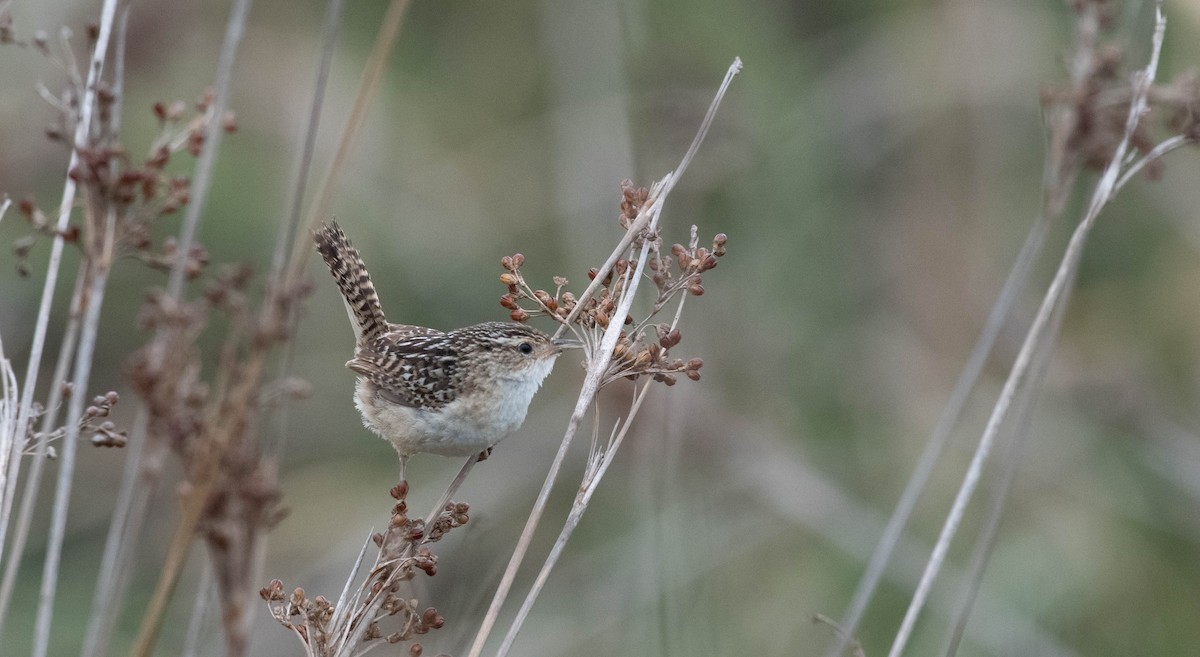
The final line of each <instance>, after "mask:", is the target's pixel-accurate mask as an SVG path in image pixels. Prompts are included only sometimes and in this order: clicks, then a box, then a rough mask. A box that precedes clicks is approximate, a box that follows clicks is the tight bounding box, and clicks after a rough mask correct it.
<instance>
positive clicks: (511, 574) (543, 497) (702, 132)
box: [467, 58, 742, 657]
mask: <svg viewBox="0 0 1200 657" xmlns="http://www.w3.org/2000/svg"><path fill="white" fill-rule="evenodd" d="M741 69H742V60H741V59H740V58H735V59H734V61H733V64H731V65H730V67H729V70H728V71H727V72H726V73H725V78H724V80H723V81H722V82H721V86H720V88H719V89H718V91H717V93H716V95H715V97H714V98H713V101H712V103H711V104H710V105H709V109H708V112H707V113H706V114H705V117H704V121H703V122H701V125H700V129H699V130H698V131H697V133H696V137H695V139H693V140H692V144H691V146H690V147H689V148H688V150H687V153H686V154H685V155H684V157H683V159H682V160H681V161H680V166H679V167H678V168H676V170H675V171H674V172H672V173H669V174H667V176H666V177H665V178H663V179H662V180H661V181H659V182H657V183H655V184H654V185H653V186H652V187H651V189H650V193H649V195H648V197H647V200H646V203H645V204H644V205H643V206H642V208H641V209H640V210H639V211H638V216H637V217H636V218H635V219H634V220H633V221H632V222H630V224H629V228H628V230H626V231H625V235H624V236H622V238H621V241H620V244H619V245H618V247H617V248H616V249H614V250H613V252H612V254H611V255H610V256H609V258H608V260H606V261H605V264H604V266H603V267H602V268H601V269H600V270H599V273H597V275H596V276H595V278H594V279H593V280H592V282H591V284H590V285H589V286H588V288H587V290H585V291H584V293H583V294H582V295H581V296H580V297H579V298H580V299H588V298H591V295H592V294H594V293H595V292H596V290H597V289H598V288H599V285H600V284H601V283H602V282H603V279H604V278H605V276H606V274H607V272H608V271H609V270H611V268H612V267H613V265H614V264H615V263H616V261H617V260H618V259H619V258H620V257H621V255H622V254H624V253H625V250H626V249H627V248H628V247H629V245H630V244H632V243H633V240H634V238H636V237H637V236H638V235H639V234H641V233H642V231H643V230H646V229H649V230H651V231H653V230H654V228H655V227H656V226H657V223H658V217H659V215H660V214H661V212H662V206H663V203H664V202H665V201H666V197H667V193H669V192H670V190H671V189H672V188H673V187H674V184H675V181H676V180H678V175H679V174H680V173H682V172H683V170H685V169H686V168H687V166H688V164H690V163H691V160H692V158H693V157H694V155H695V153H696V150H697V149H698V148H699V145H700V143H701V142H702V141H703V140H704V137H705V136H706V135H707V134H708V129H709V127H710V126H711V125H712V119H713V117H714V116H715V115H716V110H717V107H718V106H719V105H720V103H721V99H722V98H723V97H724V94H725V91H726V90H727V89H728V88H729V84H730V82H731V81H732V80H733V76H735V75H737V73H738V72H739V71H741ZM649 248H650V241H649V240H647V241H646V243H645V244H644V245H643V256H642V258H641V260H640V261H639V265H638V267H639V269H638V272H637V274H638V275H636V276H634V277H633V278H632V279H631V280H630V282H629V285H628V286H627V294H626V295H624V296H623V297H622V298H621V301H620V303H619V304H618V305H617V307H616V308H615V309H614V313H613V316H612V317H611V318H610V319H609V325H608V328H607V329H606V330H605V331H604V336H603V337H602V338H601V340H600V345H599V347H598V348H597V349H596V350H594V351H592V352H590V354H589V355H588V370H587V374H586V375H585V376H584V380H583V387H582V389H581V390H580V393H579V398H578V399H577V400H576V402H575V409H574V411H573V412H572V413H571V417H570V419H569V420H568V421H567V428H566V430H565V431H564V433H563V438H562V441H561V442H560V443H559V448H558V452H557V453H556V454H555V455H554V460H553V461H552V462H551V464H550V469H549V471H548V472H547V473H546V479H545V481H544V482H543V483H542V488H541V490H540V491H539V492H538V496H537V499H536V500H535V501H534V504H533V508H532V509H531V510H530V513H529V518H528V520H526V522H525V527H524V529H522V531H521V536H520V538H519V539H518V540H517V545H516V547H515V548H514V549H513V554H512V556H511V557H510V558H509V561H508V565H507V566H506V567H505V570H504V575H503V576H502V577H501V579H500V584H499V585H498V586H497V588H496V593H495V594H494V595H493V597H492V602H491V604H490V605H489V607H488V611H487V614H486V615H485V616H484V619H483V622H482V623H480V626H479V630H478V631H477V632H476V634H475V640H474V642H473V643H472V645H471V649H470V651H469V652H468V653H467V654H468V657H479V655H480V654H481V653H482V652H483V646H484V643H485V642H486V641H487V638H488V635H489V634H491V631H492V628H493V627H494V626H495V624H496V620H497V619H498V618H499V615H500V607H501V606H503V604H504V601H505V599H506V598H507V597H508V593H509V591H510V590H511V588H512V584H513V581H514V580H515V579H516V576H517V570H519V569H520V566H521V563H522V561H524V559H525V555H526V554H527V553H528V551H529V546H530V544H531V543H532V541H533V534H534V533H535V531H536V530H537V526H538V524H539V522H540V521H541V517H542V513H543V512H544V511H545V509H546V502H547V500H548V499H549V497H550V491H551V489H553V488H554V483H555V482H556V481H557V479H558V473H559V471H560V470H561V469H562V464H563V462H564V461H565V459H566V455H567V450H568V449H569V448H570V445H571V442H572V440H573V439H574V437H575V432H576V431H577V429H578V428H579V423H580V422H581V421H582V420H583V417H584V415H585V414H586V413H587V410H588V409H589V408H590V407H591V405H592V402H593V400H594V399H595V397H596V393H597V392H598V391H599V389H600V385H601V383H602V381H603V377H604V374H605V372H606V371H607V369H608V365H609V363H610V362H611V361H612V352H613V348H614V347H615V346H616V344H617V340H618V339H619V338H620V334H621V327H622V326H623V325H624V322H625V317H626V316H628V314H629V307H630V305H631V304H632V303H633V296H634V292H636V289H637V286H638V284H639V283H640V281H641V276H640V272H641V267H642V265H644V262H645V254H646V253H648V250H649ZM583 305H584V304H582V303H580V304H579V305H577V306H576V307H575V310H574V311H572V313H571V315H569V316H568V318H567V323H570V322H571V321H572V320H573V318H574V317H575V316H577V315H578V314H579V312H581V311H582V310H581V309H582V306H583ZM563 330H564V327H563V325H560V326H559V328H558V330H557V331H556V332H555V337H557V336H559V335H561V334H562V332H563Z"/></svg>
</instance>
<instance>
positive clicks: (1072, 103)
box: [1041, 0, 1200, 178]
mask: <svg viewBox="0 0 1200 657" xmlns="http://www.w3.org/2000/svg"><path fill="white" fill-rule="evenodd" d="M1070 4H1071V7H1072V9H1073V10H1075V11H1076V12H1077V13H1079V14H1080V16H1081V17H1082V19H1081V25H1083V26H1084V27H1083V30H1084V31H1085V34H1084V39H1083V40H1084V43H1085V47H1084V49H1083V50H1082V51H1081V52H1082V55H1083V56H1079V54H1078V53H1077V55H1076V61H1077V62H1081V63H1082V65H1083V66H1085V67H1086V70H1083V71H1081V75H1079V76H1078V77H1077V78H1076V79H1074V80H1072V82H1070V83H1058V84H1055V85H1052V86H1048V87H1046V88H1044V89H1043V90H1042V94H1041V96H1042V106H1043V107H1045V108H1046V109H1051V108H1055V107H1063V108H1069V109H1070V111H1071V112H1072V113H1073V115H1074V120H1073V121H1071V122H1070V126H1071V128H1070V129H1071V132H1070V134H1069V135H1067V137H1066V140H1065V147H1066V150H1067V152H1069V153H1072V154H1073V156H1075V157H1078V158H1080V162H1081V163H1082V164H1083V166H1086V167H1088V168H1091V169H1096V170H1102V169H1103V168H1104V167H1105V166H1107V165H1108V163H1109V162H1110V161H1111V160H1112V155H1113V152H1114V151H1115V150H1116V148H1117V145H1118V144H1119V143H1121V140H1122V139H1123V138H1124V136H1125V127H1126V126H1125V123H1126V120H1127V119H1128V116H1129V102H1130V99H1131V96H1130V94H1131V87H1130V84H1129V82H1130V73H1129V71H1128V68H1129V66H1128V64H1127V63H1126V57H1125V55H1126V52H1125V49H1124V48H1123V47H1122V46H1121V45H1119V44H1118V43H1116V42H1115V41H1101V40H1100V34H1099V33H1100V32H1103V31H1107V30H1110V29H1111V28H1113V27H1114V26H1115V24H1116V18H1117V12H1116V11H1115V8H1114V7H1113V5H1112V3H1111V2H1108V1H1107V0H1072V2H1071V3H1070ZM1148 98H1149V101H1150V107H1151V110H1150V114H1151V116H1155V117H1158V118H1159V119H1160V120H1159V123H1160V125H1161V126H1162V128H1164V129H1165V130H1166V131H1169V132H1170V133H1171V134H1174V135H1181V136H1183V137H1185V138H1187V139H1188V140H1189V141H1190V142H1193V143H1195V142H1196V141H1198V140H1200V77H1198V76H1197V74H1196V72H1195V71H1187V72H1184V73H1182V74H1180V75H1178V76H1176V78H1175V79H1174V80H1172V81H1170V82H1169V83H1164V84H1155V85H1153V86H1152V87H1151V88H1150V91H1149V97H1148ZM1154 132H1155V130H1154V122H1153V121H1148V120H1142V121H1140V122H1139V123H1138V125H1137V127H1136V128H1135V129H1134V131H1133V134H1132V136H1131V138H1130V142H1129V144H1130V146H1131V147H1132V148H1133V149H1134V150H1135V151H1137V152H1138V153H1140V154H1141V155H1143V156H1144V155H1148V154H1150V153H1151V152H1152V150H1153V149H1154V147H1155V146H1156V145H1157V144H1158V141H1159V140H1158V139H1157V138H1156V137H1155V135H1154ZM1145 169H1146V175H1147V176H1150V177H1151V178H1156V177H1158V176H1159V175H1161V174H1162V169H1163V160H1162V158H1161V157H1157V158H1155V159H1154V160H1152V161H1150V162H1148V163H1147V164H1146V166H1145Z"/></svg>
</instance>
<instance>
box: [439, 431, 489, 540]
mask: <svg viewBox="0 0 1200 657" xmlns="http://www.w3.org/2000/svg"><path fill="white" fill-rule="evenodd" d="M487 451H488V452H491V451H492V449H491V448H490V447H489V448H488V450H487ZM483 453H487V452H483ZM482 460H483V459H482V458H480V455H477V454H472V455H471V456H468V457H467V461H466V463H463V466H462V468H460V469H459V470H458V475H456V476H455V477H454V481H452V482H450V486H449V487H448V488H447V489H446V492H444V493H442V496H441V498H439V499H438V503H437V506H435V507H433V511H431V512H430V513H429V515H428V516H427V517H426V518H425V528H426V529H425V531H426V532H428V531H429V528H430V527H433V523H434V522H435V521H437V519H438V516H440V515H441V514H442V511H443V510H444V509H445V508H446V504H447V503H448V502H449V501H450V498H451V497H452V496H453V495H454V494H455V493H456V492H458V487H459V486H462V482H463V481H465V480H466V478H467V474H469V473H470V472H471V468H473V467H475V464H476V463H478V462H480V461H482Z"/></svg>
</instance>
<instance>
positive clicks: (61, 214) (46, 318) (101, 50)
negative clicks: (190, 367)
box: [0, 0, 117, 556]
mask: <svg viewBox="0 0 1200 657" xmlns="http://www.w3.org/2000/svg"><path fill="white" fill-rule="evenodd" d="M116 9H117V0H104V7H103V8H102V9H101V12H100V31H99V33H98V34H97V36H96V46H95V48H94V49H93V51H92V64H91V66H90V67H89V68H88V76H87V85H86V86H85V87H84V94H83V101H82V102H81V103H80V107H79V116H78V118H77V121H76V123H75V135H74V144H75V147H74V148H72V149H71V157H70V158H69V160H68V162H67V171H68V172H69V171H72V170H73V169H75V167H76V166H78V165H79V149H81V148H85V147H86V146H87V141H88V134H90V130H91V125H92V112H93V110H94V109H95V107H96V83H97V82H98V81H99V80H100V76H101V74H102V73H103V71H104V58H105V56H106V54H107V52H108V41H109V37H110V35H111V34H112V24H113V17H114V16H115V15H116ZM68 50H70V48H68ZM75 191H76V185H75V180H74V179H72V178H71V176H70V175H68V176H66V182H65V183H64V184H63V195H62V203H60V204H59V210H58V222H57V224H56V226H55V235H54V239H53V241H52V243H51V245H50V261H49V263H48V264H47V265H46V282H45V284H43V286H42V299H41V302H40V303H39V305H38V314H37V322H36V323H35V325H34V329H33V342H32V344H31V346H30V348H29V363H28V365H27V366H26V370H25V382H24V383H23V384H22V386H21V408H20V412H19V413H18V415H17V426H18V427H25V426H28V425H29V420H30V418H31V417H32V415H33V392H34V389H35V388H36V387H37V378H38V372H39V370H40V369H41V366H42V352H43V350H44V349H45V346H46V332H47V330H48V328H49V326H50V306H51V304H52V303H53V301H54V288H55V287H57V285H58V272H59V269H60V268H61V265H62V254H63V248H64V244H65V241H64V239H63V235H65V234H66V230H67V225H68V222H69V221H70V218H71V209H72V208H73V207H74V206H75ZM19 449H20V448H19V446H17V445H14V446H13V450H19ZM20 465H21V458H20V452H19V451H10V455H9V463H8V468H7V469H5V470H0V494H2V495H3V499H2V500H0V556H2V555H3V550H4V544H5V539H6V538H7V532H8V518H9V514H10V513H11V511H12V504H13V494H14V493H15V489H16V485H17V481H16V480H17V474H18V472H19V470H20Z"/></svg>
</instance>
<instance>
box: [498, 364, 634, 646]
mask: <svg viewBox="0 0 1200 657" xmlns="http://www.w3.org/2000/svg"><path fill="white" fill-rule="evenodd" d="M653 384H654V382H653V381H652V380H647V381H646V383H644V384H642V387H641V389H640V390H638V391H637V393H636V394H635V395H634V398H633V404H632V406H631V407H630V409H629V415H628V416H627V417H626V418H625V420H624V422H621V423H620V431H618V432H617V433H616V436H615V437H614V438H612V439H611V440H610V441H609V445H608V448H607V449H605V450H604V452H603V455H602V456H601V457H600V460H599V462H598V463H596V465H595V467H594V468H591V467H589V468H588V471H589V475H588V476H587V477H586V479H587V481H586V483H585V484H584V486H583V487H582V488H581V489H580V491H579V494H578V495H577V496H576V499H575V504H573V505H572V506H571V511H570V512H569V513H568V514H567V519H566V521H565V522H564V523H563V528H562V530H561V531H559V533H558V538H557V539H555V541H554V546H553V547H552V548H550V553H549V554H548V555H546V560H545V561H544V562H543V563H542V568H541V570H539V571H538V574H537V577H536V578H535V579H534V581H533V584H532V585H531V586H530V587H529V593H527V594H526V595H525V600H524V601H523V602H522V603H521V608H520V609H519V610H518V611H517V615H516V617H515V618H513V621H512V624H511V625H509V627H508V632H507V633H506V634H505V635H504V641H503V642H502V643H501V644H500V650H498V651H497V652H496V657H506V656H507V655H508V653H509V651H510V650H511V649H512V646H513V643H514V642H515V641H516V640H517V634H518V633H520V631H521V627H522V626H523V625H524V624H525V619H526V618H527V617H528V616H529V612H530V610H531V609H533V603H534V602H536V601H537V599H538V596H539V595H541V592H542V589H543V588H545V586H546V580H547V579H549V577H550V571H551V570H553V569H554V566H555V565H556V564H557V563H558V559H559V557H561V556H562V553H563V550H564V549H565V548H566V546H567V541H568V540H569V539H570V538H571V534H572V533H574V531H575V528H576V527H577V526H579V521H580V519H582V518H583V513H584V511H586V510H587V507H588V503H590V502H591V499H592V495H593V494H594V493H595V492H596V489H597V488H598V487H599V485H600V480H601V479H602V478H603V477H604V473H605V472H607V471H608V466H610V465H612V462H613V460H614V459H615V458H616V453H617V449H618V448H619V447H620V446H621V443H622V441H624V440H625V434H626V433H628V431H629V427H630V426H631V424H632V422H633V418H634V417H635V416H636V415H637V413H638V410H639V409H640V408H641V406H642V401H643V400H644V399H645V398H646V393H647V392H648V391H649V390H650V386H651V385H653ZM614 429H615V427H614ZM593 453H595V452H593Z"/></svg>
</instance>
